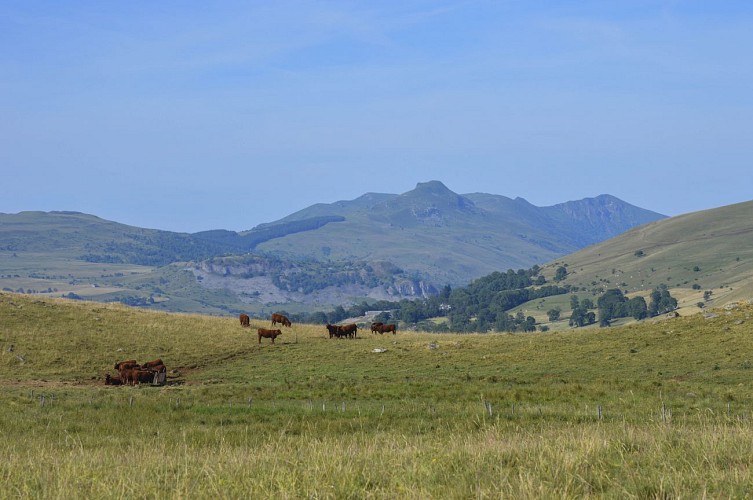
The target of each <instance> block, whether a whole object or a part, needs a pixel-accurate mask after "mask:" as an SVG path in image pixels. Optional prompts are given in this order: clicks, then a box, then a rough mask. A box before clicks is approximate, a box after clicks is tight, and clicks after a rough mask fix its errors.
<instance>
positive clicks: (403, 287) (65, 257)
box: [0, 181, 665, 313]
mask: <svg viewBox="0 0 753 500" xmlns="http://www.w3.org/2000/svg"><path fill="white" fill-rule="evenodd" d="M664 218H665V216H663V215H661V214H658V213H655V212H652V211H649V210H645V209H642V208H639V207H636V206H633V205H630V204H629V203H626V202H624V201H622V200H619V199H618V198H615V197H613V196H610V195H600V196H597V197H595V198H586V199H583V200H577V201H568V202H566V203H562V204H558V205H553V206H550V207H536V206H534V205H532V204H531V203H529V202H527V201H526V200H524V199H522V198H515V199H511V198H507V197H504V196H499V195H493V194H484V193H470V194H463V195H461V194H457V193H454V192H453V191H451V190H450V189H448V188H447V187H446V186H445V185H444V184H442V183H441V182H439V181H430V182H425V183H419V184H418V185H417V186H416V188H415V189H413V190H411V191H408V192H406V193H403V194H381V193H367V194H364V195H362V196H359V197H357V198H355V199H353V200H344V201H339V202H335V203H331V204H316V205H313V206H311V207H308V208H306V209H304V210H301V211H298V212H295V213H293V214H291V215H289V216H287V217H285V218H283V219H280V220H278V221H274V222H270V223H266V224H260V225H259V226H256V227H254V228H253V229H250V230H247V231H241V232H234V231H226V230H214V231H204V232H200V233H194V234H187V233H175V232H169V231H159V230H153V229H144V228H136V227H132V226H127V225H124V224H118V223H116V222H112V221H107V220H104V219H101V218H98V217H96V216H93V215H88V214H81V213H75V212H48V213H45V212H22V213H19V214H0V285H2V287H3V288H5V289H10V290H14V291H17V290H23V291H26V292H28V291H35V292H39V293H53V294H64V293H68V294H74V295H75V296H81V297H85V298H95V299H98V300H123V301H126V302H129V301H130V302H133V303H135V304H137V305H148V306H154V307H162V308H165V309H167V310H183V311H201V312H210V313H227V312H232V311H236V310H242V309H246V310H249V309H250V310H254V309H255V310H258V311H264V310H265V308H274V307H278V306H279V305H284V306H285V307H287V308H288V309H292V308H296V307H304V308H308V309H310V308H322V307H328V306H333V305H337V304H341V303H346V302H349V301H351V302H352V301H354V300H363V299H366V298H369V297H370V298H380V299H384V298H391V299H399V298H402V297H416V296H423V295H426V294H431V293H434V292H436V291H437V289H438V288H440V287H442V286H444V285H447V284H450V285H452V286H462V285H464V284H467V283H468V282H469V281H471V280H473V279H475V278H478V277H480V276H483V275H485V274H488V273H490V272H493V271H498V270H506V269H509V268H514V269H518V268H528V267H530V266H532V265H534V264H543V263H546V262H550V261H552V260H554V259H557V258H558V257H562V256H565V255H568V254H571V253H573V252H575V251H578V250H580V249H583V248H585V247H587V246H589V245H593V244H595V243H598V242H600V241H604V240H607V239H609V238H612V237H614V236H616V235H619V234H621V233H623V232H625V231H627V230H629V229H631V228H634V227H637V226H640V225H643V224H646V223H649V222H652V221H658V220H661V219H664Z"/></svg>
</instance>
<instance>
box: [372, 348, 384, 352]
mask: <svg viewBox="0 0 753 500" xmlns="http://www.w3.org/2000/svg"><path fill="white" fill-rule="evenodd" d="M371 352H387V349H382V348H381V347H375V348H373V349H372V350H371Z"/></svg>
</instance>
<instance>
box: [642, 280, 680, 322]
mask: <svg viewBox="0 0 753 500" xmlns="http://www.w3.org/2000/svg"><path fill="white" fill-rule="evenodd" d="M675 309H677V299H675V298H674V297H672V296H671V295H670V293H669V290H668V289H667V285H661V286H660V287H658V288H655V289H654V291H653V292H651V302H650V303H649V305H648V315H649V316H652V317H653V316H658V315H659V314H665V313H668V312H670V311H674V310H675Z"/></svg>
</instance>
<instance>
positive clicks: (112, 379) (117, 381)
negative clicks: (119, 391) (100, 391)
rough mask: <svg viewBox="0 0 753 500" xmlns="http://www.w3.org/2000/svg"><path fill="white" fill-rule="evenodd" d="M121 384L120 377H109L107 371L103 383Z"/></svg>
mask: <svg viewBox="0 0 753 500" xmlns="http://www.w3.org/2000/svg"><path fill="white" fill-rule="evenodd" d="M120 384H122V382H121V380H120V377H111V376H110V374H109V373H108V374H107V375H105V385H120Z"/></svg>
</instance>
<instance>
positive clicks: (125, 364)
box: [115, 359, 139, 371]
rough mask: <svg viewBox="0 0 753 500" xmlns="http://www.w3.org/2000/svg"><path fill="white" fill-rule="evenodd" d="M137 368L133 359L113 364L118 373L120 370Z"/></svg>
mask: <svg viewBox="0 0 753 500" xmlns="http://www.w3.org/2000/svg"><path fill="white" fill-rule="evenodd" d="M134 366H139V364H138V363H137V362H136V360H135V359H128V360H126V361H119V362H117V363H115V369H116V370H118V371H120V369H121V368H133V367H134Z"/></svg>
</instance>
